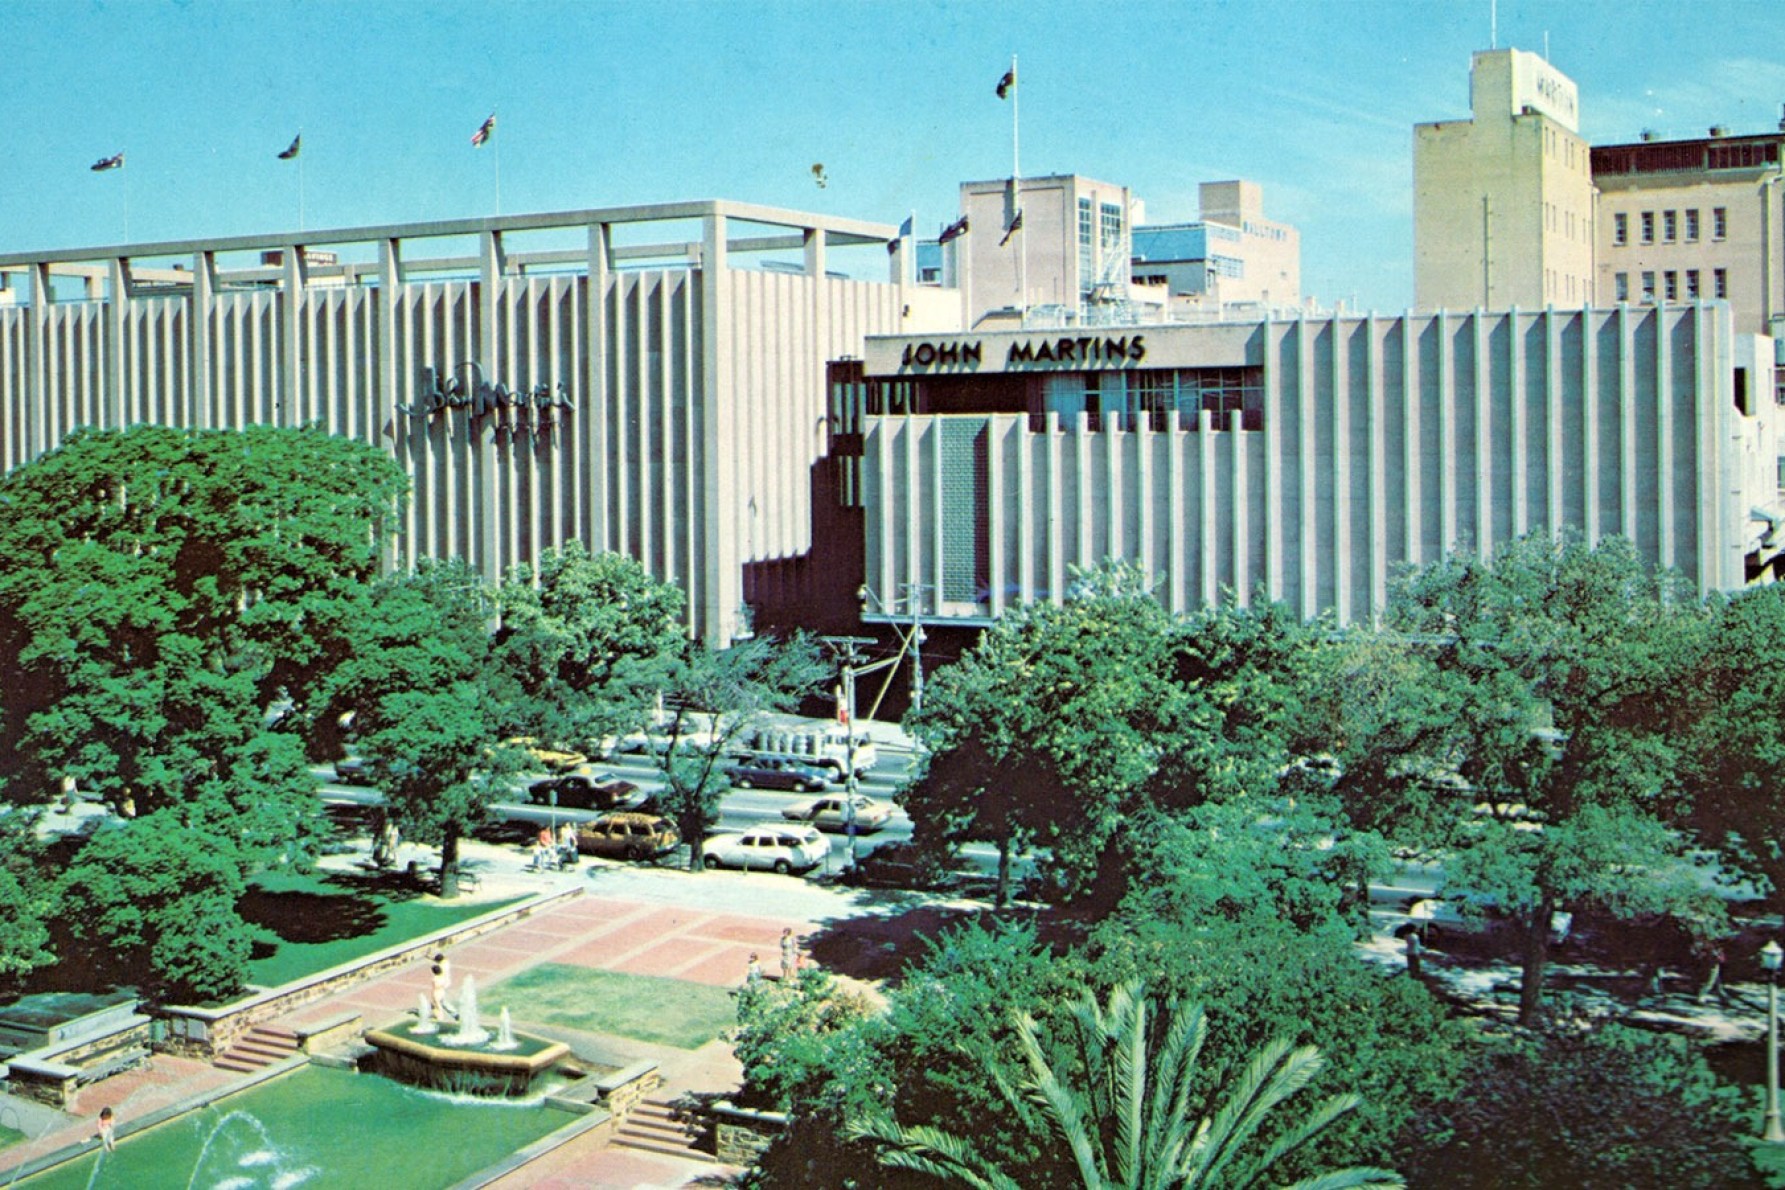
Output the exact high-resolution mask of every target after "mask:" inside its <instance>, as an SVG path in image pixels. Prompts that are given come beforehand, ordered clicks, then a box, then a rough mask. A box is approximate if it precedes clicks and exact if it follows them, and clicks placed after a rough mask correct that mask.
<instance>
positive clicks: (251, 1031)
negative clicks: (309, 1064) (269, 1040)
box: [246, 1025, 298, 1046]
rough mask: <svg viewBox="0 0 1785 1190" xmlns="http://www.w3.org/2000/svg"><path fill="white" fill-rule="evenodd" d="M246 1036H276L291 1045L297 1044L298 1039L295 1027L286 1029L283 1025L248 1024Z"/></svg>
mask: <svg viewBox="0 0 1785 1190" xmlns="http://www.w3.org/2000/svg"><path fill="white" fill-rule="evenodd" d="M246 1036H249V1037H277V1038H279V1039H281V1040H283V1041H288V1042H290V1043H291V1044H292V1045H293V1046H295V1045H297V1040H298V1035H297V1031H296V1030H295V1029H288V1028H286V1027H285V1026H284V1025H249V1026H248V1032H247V1034H246Z"/></svg>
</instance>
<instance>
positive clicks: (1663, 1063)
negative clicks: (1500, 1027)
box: [1407, 1023, 1760, 1190]
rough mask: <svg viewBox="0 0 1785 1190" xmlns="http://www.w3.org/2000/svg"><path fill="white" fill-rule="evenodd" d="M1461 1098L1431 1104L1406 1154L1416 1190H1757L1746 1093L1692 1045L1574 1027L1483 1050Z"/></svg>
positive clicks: (1624, 1030) (1617, 1028)
mask: <svg viewBox="0 0 1785 1190" xmlns="http://www.w3.org/2000/svg"><path fill="white" fill-rule="evenodd" d="M1463 1085H1464V1087H1465V1090H1464V1092H1463V1093H1462V1094H1460V1095H1458V1096H1456V1097H1455V1098H1453V1099H1450V1100H1448V1101H1445V1102H1440V1103H1434V1104H1432V1105H1431V1107H1430V1108H1429V1109H1428V1111H1427V1112H1426V1113H1425V1115H1424V1118H1423V1119H1422V1120H1421V1121H1420V1122H1419V1124H1418V1125H1417V1128H1416V1131H1417V1132H1423V1133H1424V1134H1425V1135H1423V1136H1419V1137H1416V1138H1414V1139H1412V1140H1411V1142H1410V1143H1409V1144H1408V1145H1407V1151H1408V1152H1409V1153H1410V1155H1411V1161H1410V1165H1409V1169H1408V1173H1409V1177H1410V1179H1411V1180H1412V1181H1413V1183H1414V1184H1415V1185H1422V1186H1443V1187H1457V1188H1458V1190H1473V1188H1476V1187H1479V1188H1481V1190H1488V1188H1490V1187H1491V1188H1493V1190H1521V1188H1527V1187H1528V1188H1529V1190H1541V1188H1543V1187H1549V1186H1569V1187H1579V1188H1580V1190H1613V1188H1614V1187H1620V1188H1621V1187H1627V1186H1706V1187H1710V1186H1719V1187H1721V1186H1749V1185H1759V1184H1760V1179H1759V1178H1758V1177H1757V1176H1756V1174H1755V1170H1754V1167H1753V1163H1752V1160H1751V1158H1750V1156H1749V1153H1748V1145H1749V1144H1750V1143H1751V1141H1750V1139H1749V1138H1750V1137H1751V1136H1752V1134H1753V1132H1754V1129H1755V1113H1754V1112H1752V1111H1750V1110H1749V1106H1750V1105H1749V1104H1748V1103H1747V1102H1745V1100H1744V1096H1743V1094H1742V1092H1741V1089H1740V1088H1737V1087H1733V1086H1728V1085H1725V1084H1723V1083H1721V1082H1719V1080H1718V1079H1717V1077H1716V1075H1715V1074H1714V1073H1713V1072H1712V1071H1711V1070H1710V1068H1709V1067H1708V1066H1707V1065H1706V1064H1705V1061H1704V1058H1703V1056H1702V1055H1701V1053H1700V1052H1699V1050H1698V1049H1697V1047H1695V1046H1694V1045H1693V1044H1692V1043H1690V1042H1688V1041H1687V1040H1686V1039H1684V1038H1681V1037H1669V1036H1665V1035H1658V1034H1655V1033H1650V1032H1646V1031H1643V1030H1640V1029H1633V1028H1629V1027H1627V1026H1623V1025H1617V1024H1610V1025H1604V1026H1601V1027H1599V1028H1595V1029H1588V1030H1583V1029H1581V1028H1580V1027H1579V1026H1578V1025H1576V1024H1574V1023H1569V1024H1567V1025H1564V1026H1561V1027H1556V1028H1547V1029H1544V1030H1542V1031H1539V1032H1535V1033H1524V1034H1521V1035H1517V1036H1510V1037H1496V1038H1493V1039H1491V1040H1490V1042H1489V1044H1487V1045H1485V1046H1483V1047H1478V1048H1477V1050H1476V1052H1475V1054H1474V1056H1473V1059H1472V1060H1471V1061H1470V1062H1469V1063H1468V1066H1467V1069H1466V1070H1465V1072H1464V1082H1463Z"/></svg>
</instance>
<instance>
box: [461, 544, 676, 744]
mask: <svg viewBox="0 0 1785 1190" xmlns="http://www.w3.org/2000/svg"><path fill="white" fill-rule="evenodd" d="M501 603H502V627H501V629H500V630H499V631H498V633H497V638H496V653H495V666H496V670H497V674H498V676H499V679H500V680H502V681H503V682H505V683H506V684H505V685H504V686H503V687H502V694H503V695H504V697H503V698H502V700H501V701H502V703H503V705H504V706H505V707H506V708H507V710H508V711H509V712H510V713H511V716H512V717H511V719H510V722H508V723H507V724H506V725H505V734H527V735H533V736H537V737H539V738H541V739H545V740H550V741H554V742H566V743H573V744H574V745H575V746H576V747H578V748H580V749H583V750H586V751H591V752H594V751H599V750H601V747H602V744H603V743H604V742H605V741H609V740H615V739H619V738H621V737H624V736H625V735H627V734H629V733H631V732H635V731H639V730H642V729H643V728H645V727H646V726H647V724H648V723H649V720H650V715H651V711H652V709H653V708H654V707H655V705H656V700H657V698H658V696H659V694H660V693H661V692H662V690H663V689H664V687H665V686H666V685H667V684H668V682H669V679H670V676H671V673H672V671H673V669H674V666H675V663H676V661H677V659H678V658H680V657H681V656H682V653H683V649H684V648H685V646H686V643H687V635H688V634H687V630H686V628H685V627H684V625H683V603H684V599H683V595H682V592H681V590H680V589H679V588H678V587H676V586H675V585H674V584H673V583H663V582H658V581H657V580H656V579H653V578H652V577H651V576H650V574H649V573H648V572H647V571H646V570H645V568H644V567H643V565H641V564H640V563H639V562H637V561H635V560H634V559H632V558H628V557H626V556H625V555H623V554H614V553H603V554H596V555H593V556H591V555H590V554H589V553H588V551H587V550H585V549H584V548H583V547H582V545H580V544H578V543H572V544H570V545H567V546H565V547H564V548H562V549H559V550H550V551H547V553H546V554H545V556H544V557H543V558H541V559H540V562H539V570H538V573H537V574H535V573H534V572H533V571H532V570H531V569H529V568H527V567H522V568H520V569H519V570H518V571H516V573H514V574H513V575H511V576H510V577H509V579H508V581H507V582H506V583H504V584H503V587H502V593H501Z"/></svg>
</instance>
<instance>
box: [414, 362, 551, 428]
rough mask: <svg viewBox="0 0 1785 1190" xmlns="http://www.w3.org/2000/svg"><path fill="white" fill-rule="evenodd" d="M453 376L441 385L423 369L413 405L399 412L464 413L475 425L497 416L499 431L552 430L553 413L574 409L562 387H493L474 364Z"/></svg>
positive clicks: (423, 414) (425, 415) (436, 376)
mask: <svg viewBox="0 0 1785 1190" xmlns="http://www.w3.org/2000/svg"><path fill="white" fill-rule="evenodd" d="M453 373H454V374H453V375H451V376H448V377H447V378H446V379H445V381H444V382H442V380H441V379H440V376H439V374H438V373H437V372H435V370H434V369H433V368H423V369H422V370H421V384H420V386H419V388H418V390H417V392H416V395H415V402H414V404H410V405H404V404H402V403H399V404H398V405H397V410H398V411H399V412H401V413H406V414H408V415H409V416H410V417H418V418H440V417H443V416H445V415H446V412H447V411H448V410H450V409H463V410H465V411H466V412H467V413H468V414H470V416H471V422H472V424H473V425H475V424H476V423H478V422H481V421H482V420H483V419H484V418H486V417H491V416H494V417H495V418H496V419H497V428H498V429H507V430H513V429H520V428H528V429H534V430H549V429H550V428H551V427H552V424H553V423H552V419H553V410H557V409H562V410H563V411H564V412H566V413H569V412H571V411H572V410H573V409H575V406H574V405H572V404H571V403H570V394H569V393H568V392H566V391H565V390H564V386H563V385H562V384H560V385H557V386H556V387H553V386H551V385H548V384H536V385H534V386H533V387H532V388H530V389H522V388H509V387H508V386H507V385H505V384H490V383H489V382H488V381H486V380H485V379H484V377H483V368H481V367H480V366H479V365H478V364H477V363H476V362H475V361H466V362H465V363H462V364H459V365H458V366H457V367H456V368H454V369H453Z"/></svg>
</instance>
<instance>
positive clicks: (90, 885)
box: [58, 810, 250, 1001]
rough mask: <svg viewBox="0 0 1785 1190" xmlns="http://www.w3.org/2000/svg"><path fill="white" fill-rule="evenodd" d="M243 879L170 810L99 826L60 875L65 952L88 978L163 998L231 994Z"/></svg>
mask: <svg viewBox="0 0 1785 1190" xmlns="http://www.w3.org/2000/svg"><path fill="white" fill-rule="evenodd" d="M245 887H246V886H245V884H244V881H243V879H242V874H241V865H240V862H239V860H238V859H237V857H236V856H235V855H234V853H233V852H232V851H231V850H230V849H229V848H226V847H225V848H219V847H218V846H217V845H216V839H215V837H214V836H213V835H211V834H209V833H208V832H205V831H201V830H197V829H194V828H193V827H191V826H188V825H186V824H185V823H183V822H181V821H180V820H179V818H178V816H177V815H175V814H174V813H173V812H172V811H169V810H162V811H159V812H157V813H155V814H150V815H148V816H147V817H143V818H138V819H135V820H132V821H128V822H118V823H113V824H111V825H108V826H105V827H102V828H101V829H100V830H99V831H98V832H96V833H95V834H94V835H93V837H92V838H91V839H90V840H89V841H88V842H87V843H86V844H85V845H84V846H82V847H81V849H80V851H79V852H78V853H77V854H76V855H75V857H74V859H73V860H72V861H71V862H70V863H69V865H68V868H67V870H66V871H65V872H64V873H63V875H62V879H61V881H60V883H59V896H58V903H59V912H58V918H59V920H60V921H62V922H63V923H64V924H65V926H66V928H67V930H68V931H69V934H70V944H69V946H68V948H67V953H66V954H65V956H64V958H65V961H67V962H69V963H72V964H74V966H75V967H76V969H78V970H80V971H81V972H82V976H83V978H82V981H81V982H82V983H83V985H86V986H95V985H97V986H104V985H106V984H108V983H116V984H130V985H137V986H141V987H142V988H144V989H145V990H146V991H147V992H148V994H149V995H150V996H151V997H153V998H155V999H158V1000H162V1001H179V1000H215V999H222V998H225V997H228V996H230V995H233V994H234V993H236V992H237V991H239V990H241V987H242V985H243V983H244V981H245V979H246V977H247V973H248V956H249V951H250V939H249V930H248V927H247V925H246V923H244V922H243V921H242V919H241V917H240V915H239V914H237V912H236V902H237V901H238V900H240V899H241V896H242V892H243V890H244V888H245Z"/></svg>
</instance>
